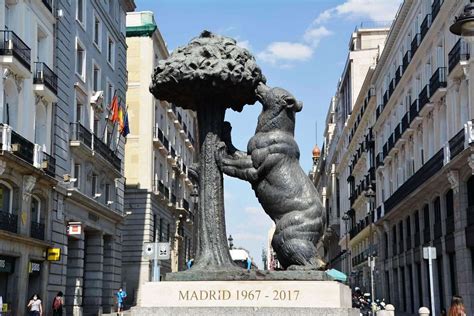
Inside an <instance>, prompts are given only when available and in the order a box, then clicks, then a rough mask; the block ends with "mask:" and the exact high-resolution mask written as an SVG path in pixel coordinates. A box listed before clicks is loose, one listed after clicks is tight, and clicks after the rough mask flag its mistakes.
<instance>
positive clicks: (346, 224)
mask: <svg viewBox="0 0 474 316" xmlns="http://www.w3.org/2000/svg"><path fill="white" fill-rule="evenodd" d="M342 220H343V221H344V224H345V226H346V261H347V270H346V273H347V277H348V278H349V271H350V270H351V262H350V260H351V259H350V256H349V254H350V252H349V231H348V229H347V226H348V224H349V221H350V220H351V218H350V217H349V215H348V214H347V212H345V213H344V215H343V216H342Z"/></svg>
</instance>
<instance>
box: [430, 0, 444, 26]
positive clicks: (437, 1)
mask: <svg viewBox="0 0 474 316" xmlns="http://www.w3.org/2000/svg"><path fill="white" fill-rule="evenodd" d="M442 1H443V0H434V1H433V3H432V4H431V16H432V17H433V18H432V21H434V20H435V19H436V16H437V15H438V13H439V10H440V9H441V5H442ZM443 2H444V1H443Z"/></svg>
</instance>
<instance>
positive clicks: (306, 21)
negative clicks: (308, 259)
mask: <svg viewBox="0 0 474 316" xmlns="http://www.w3.org/2000/svg"><path fill="white" fill-rule="evenodd" d="M135 2H136V4H137V9H136V10H137V11H145V10H149V11H153V12H154V14H155V20H156V23H157V24H158V27H159V29H160V31H161V33H162V35H163V37H164V39H165V42H166V43H167V45H168V49H169V50H170V51H172V50H173V49H175V48H176V47H178V46H183V45H186V44H187V43H188V42H189V40H190V39H191V38H193V37H196V36H198V35H199V34H200V32H201V31H202V30H205V29H206V30H209V31H212V32H215V33H218V34H222V35H227V36H230V37H233V38H235V39H237V41H238V42H239V43H240V45H242V46H245V47H247V48H248V49H249V50H250V51H251V52H252V53H253V54H254V55H255V56H256V58H257V62H258V64H259V65H260V67H261V68H262V70H263V73H264V74H265V76H266V78H267V84H268V85H270V86H280V87H283V88H285V89H287V90H289V91H290V92H292V93H293V95H294V96H295V97H296V98H297V99H298V100H300V101H302V102H303V104H304V105H303V110H302V111H301V112H300V113H298V115H297V117H296V132H295V134H296V135H295V138H296V140H297V142H298V144H299V147H300V152H301V159H300V162H301V165H302V167H303V169H304V170H306V171H309V170H310V168H311V164H312V161H311V151H312V148H313V147H314V145H315V143H316V131H315V125H316V122H317V125H318V133H317V134H318V144H319V146H320V147H321V144H322V133H323V131H324V123H325V119H326V113H327V109H328V106H329V101H330V99H331V97H332V96H333V95H334V93H335V90H336V86H337V82H338V79H339V77H340V75H341V73H342V71H343V68H344V65H345V62H346V58H347V53H348V44H349V39H350V35H351V33H352V32H353V31H354V29H355V27H356V26H360V25H361V24H362V25H366V26H373V25H380V24H386V23H387V22H389V21H391V20H392V19H393V17H394V16H395V14H396V11H397V9H398V7H399V4H400V2H401V0H158V1H155V0H135ZM260 110H261V107H260V105H259V104H258V103H256V104H255V105H251V106H246V107H245V108H244V111H243V112H242V113H236V112H232V111H231V110H228V111H229V112H228V113H227V114H226V119H227V120H229V121H230V122H231V123H232V125H233V131H232V132H233V142H234V144H235V145H236V147H238V148H240V149H246V147H247V141H248V140H249V139H250V137H252V135H253V134H254V132H255V126H256V123H257V116H258V114H259V112H260ZM225 208H226V222H227V234H232V236H233V238H234V244H235V245H236V246H241V247H244V248H246V249H248V250H249V251H250V253H251V256H253V258H254V259H255V261H256V262H257V264H258V265H259V266H260V267H261V252H262V248H264V247H266V244H267V234H268V229H269V228H270V226H271V220H270V219H269V218H268V216H267V215H266V214H265V213H264V211H263V210H262V209H261V207H260V205H259V203H258V201H257V199H256V198H255V195H254V193H253V191H252V190H251V188H250V185H249V184H247V183H245V182H242V181H239V180H236V179H231V178H228V177H226V178H225Z"/></svg>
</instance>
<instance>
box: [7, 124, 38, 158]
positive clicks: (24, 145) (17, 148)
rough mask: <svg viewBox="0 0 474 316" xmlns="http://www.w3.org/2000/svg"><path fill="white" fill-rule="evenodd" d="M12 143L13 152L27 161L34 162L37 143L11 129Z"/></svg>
mask: <svg viewBox="0 0 474 316" xmlns="http://www.w3.org/2000/svg"><path fill="white" fill-rule="evenodd" d="M11 144H12V152H13V154H15V155H16V156H18V157H20V158H21V159H23V160H25V161H26V162H28V163H30V164H33V161H34V149H35V144H33V143H32V142H30V141H29V140H27V139H26V138H24V137H23V136H21V135H20V134H18V133H17V132H15V131H14V130H12V131H11Z"/></svg>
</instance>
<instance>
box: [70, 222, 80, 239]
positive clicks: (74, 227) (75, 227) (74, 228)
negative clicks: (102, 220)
mask: <svg viewBox="0 0 474 316" xmlns="http://www.w3.org/2000/svg"><path fill="white" fill-rule="evenodd" d="M81 234H82V225H81V223H80V222H69V223H68V224H67V235H68V236H80V235H81Z"/></svg>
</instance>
